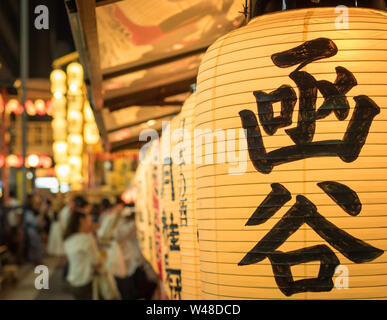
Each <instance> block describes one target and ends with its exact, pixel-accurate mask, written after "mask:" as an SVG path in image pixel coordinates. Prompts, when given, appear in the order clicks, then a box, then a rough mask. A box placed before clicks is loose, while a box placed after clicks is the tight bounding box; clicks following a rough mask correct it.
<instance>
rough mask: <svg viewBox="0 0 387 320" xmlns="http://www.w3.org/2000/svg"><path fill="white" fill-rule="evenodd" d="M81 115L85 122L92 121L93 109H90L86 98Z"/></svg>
mask: <svg viewBox="0 0 387 320" xmlns="http://www.w3.org/2000/svg"><path fill="white" fill-rule="evenodd" d="M83 115H84V117H85V121H86V122H94V114H93V110H92V109H91V106H90V102H89V101H88V100H85V103H84V107H83Z"/></svg>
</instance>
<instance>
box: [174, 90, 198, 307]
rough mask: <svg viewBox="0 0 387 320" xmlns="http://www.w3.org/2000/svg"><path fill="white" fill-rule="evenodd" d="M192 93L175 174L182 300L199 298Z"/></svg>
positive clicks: (184, 110) (181, 125)
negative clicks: (178, 215)
mask: <svg viewBox="0 0 387 320" xmlns="http://www.w3.org/2000/svg"><path fill="white" fill-rule="evenodd" d="M195 101H196V100H195V94H193V95H191V96H190V97H189V98H188V99H187V100H186V101H185V103H184V105H183V108H182V109H181V112H180V115H179V116H180V121H179V124H178V130H180V132H178V135H177V136H178V142H179V143H178V145H177V150H176V151H177V153H178V154H179V155H181V158H182V159H178V164H177V165H175V167H176V168H175V176H176V177H177V183H176V186H177V190H178V192H177V198H178V199H177V200H178V204H179V208H178V210H179V213H180V243H181V245H180V251H181V275H182V291H181V298H182V299H183V300H197V299H200V298H201V291H200V255H199V241H198V238H197V221H196V214H195V164H194V159H193V155H194V132H193V129H194V111H195Z"/></svg>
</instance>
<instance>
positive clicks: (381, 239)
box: [195, 8, 387, 299]
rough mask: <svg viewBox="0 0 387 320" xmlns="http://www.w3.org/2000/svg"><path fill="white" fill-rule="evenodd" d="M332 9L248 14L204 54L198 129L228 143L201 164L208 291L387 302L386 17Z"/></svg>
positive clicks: (214, 295)
mask: <svg viewBox="0 0 387 320" xmlns="http://www.w3.org/2000/svg"><path fill="white" fill-rule="evenodd" d="M334 10H335V8H313V9H304V10H291V11H285V12H279V13H272V14H268V15H263V16H260V17H256V18H254V19H253V20H251V21H250V22H249V24H248V25H247V26H246V27H242V28H240V29H237V30H235V31H234V32H232V33H231V34H229V35H226V36H224V37H222V38H220V39H219V40H218V41H216V42H215V44H213V45H212V46H211V47H210V48H209V49H208V51H207V53H206V55H205V56H204V57H203V59H202V63H201V66H200V69H199V74H198V82H197V101H196V109H195V130H197V129H201V130H205V129H208V130H211V132H215V130H218V133H219V134H223V135H224V136H225V137H228V138H227V152H226V153H225V155H226V156H227V157H226V158H225V161H223V162H222V163H219V161H218V160H216V158H217V157H216V156H219V155H220V154H219V153H217V154H216V153H214V151H207V152H205V153H206V154H207V155H209V156H211V157H212V156H214V158H213V159H212V161H213V162H217V163H209V162H206V161H205V159H204V156H202V157H200V159H201V160H202V163H201V164H199V163H198V164H197V167H196V169H197V171H196V183H197V187H196V189H197V195H196V197H197V217H198V229H199V241H200V260H201V281H202V284H201V287H202V292H203V298H205V299H219V298H220V299H262V298H264V299H286V298H291V299H367V298H372V299H378V298H380V299H384V298H385V296H386V287H385V286H386V285H387V277H386V275H385V273H384V272H381V271H382V270H385V269H386V268H387V254H385V251H386V250H387V239H386V237H385V235H386V228H387V227H386V221H387V220H386V217H385V212H386V209H387V207H386V204H385V199H386V195H387V172H386V169H385V167H386V163H387V156H386V152H385V151H386V143H387V142H386V141H387V129H386V128H387V127H386V122H387V109H386V108H385V106H386V103H387V94H386V93H387V90H386V85H387V65H386V62H385V61H387V50H386V49H387V46H386V41H385V39H386V37H387V28H386V24H385V22H386V13H385V12H381V11H377V10H371V9H362V8H348V15H349V16H348V21H349V25H347V26H346V28H342V29H341V28H338V24H340V22H337V21H336V20H337V18H338V17H337V16H338V14H335V11H334ZM336 27H337V28H336ZM240 129H245V130H246V131H245V132H244V131H242V132H240ZM226 130H229V131H228V132H226ZM202 132H203V131H202ZM226 133H227V134H226ZM228 133H229V134H228ZM245 134H246V136H247V137H245ZM220 140H221V139H220ZM223 141H225V140H223ZM208 145H210V144H209V143H207V144H206V146H208ZM218 147H219V145H217V149H218ZM222 149H223V150H226V149H225V148H222ZM195 150H197V148H196V147H195ZM214 150H215V149H214ZM234 151H235V152H234ZM203 154H204V153H203ZM238 158H239V159H238ZM235 159H237V160H238V161H235ZM220 162H221V161H220ZM357 215H359V217H356V216H357ZM342 274H344V277H347V278H346V279H347V280H345V279H344V281H345V282H347V281H349V287H348V288H345V289H346V290H339V289H341V288H342V287H341V284H340V283H342V280H341V281H340V276H341V275H342ZM336 280H338V281H336ZM344 286H345V284H344Z"/></svg>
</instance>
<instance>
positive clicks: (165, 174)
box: [161, 157, 175, 201]
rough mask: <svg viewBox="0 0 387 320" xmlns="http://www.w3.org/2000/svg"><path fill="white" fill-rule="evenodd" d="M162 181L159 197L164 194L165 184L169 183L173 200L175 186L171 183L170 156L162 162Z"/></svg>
mask: <svg viewBox="0 0 387 320" xmlns="http://www.w3.org/2000/svg"><path fill="white" fill-rule="evenodd" d="M161 175H162V177H161V178H162V182H161V197H163V196H164V187H165V185H167V184H170V185H171V199H172V201H174V200H175V188H174V185H173V172H172V158H170V157H169V158H165V159H164V160H163V163H162V170H161Z"/></svg>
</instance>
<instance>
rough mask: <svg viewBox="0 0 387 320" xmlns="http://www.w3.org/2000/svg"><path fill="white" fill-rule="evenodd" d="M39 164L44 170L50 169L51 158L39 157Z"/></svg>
mask: <svg viewBox="0 0 387 320" xmlns="http://www.w3.org/2000/svg"><path fill="white" fill-rule="evenodd" d="M39 162H40V164H41V166H42V167H43V168H45V169H48V168H51V166H52V160H51V158H50V157H48V156H46V155H41V156H39Z"/></svg>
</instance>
